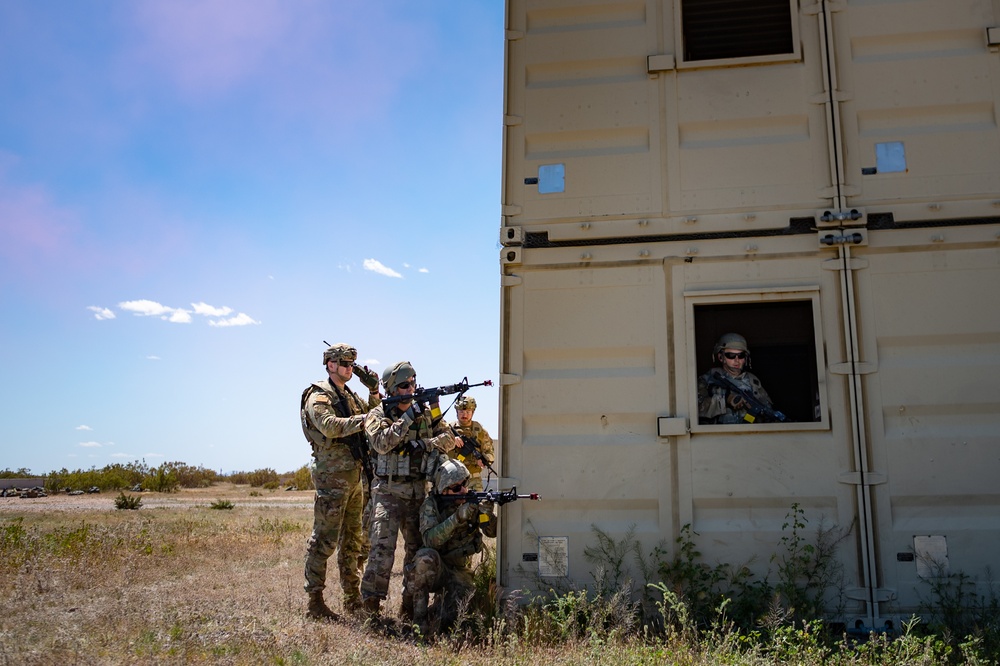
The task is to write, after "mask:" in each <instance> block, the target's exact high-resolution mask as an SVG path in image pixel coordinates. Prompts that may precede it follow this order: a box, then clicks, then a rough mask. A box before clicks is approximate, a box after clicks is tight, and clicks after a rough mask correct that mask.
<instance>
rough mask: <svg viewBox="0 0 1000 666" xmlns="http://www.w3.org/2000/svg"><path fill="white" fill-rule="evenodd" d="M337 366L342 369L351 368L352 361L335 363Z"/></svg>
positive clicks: (352, 365)
mask: <svg viewBox="0 0 1000 666" xmlns="http://www.w3.org/2000/svg"><path fill="white" fill-rule="evenodd" d="M337 365H339V366H340V367H342V368H353V367H354V361H337Z"/></svg>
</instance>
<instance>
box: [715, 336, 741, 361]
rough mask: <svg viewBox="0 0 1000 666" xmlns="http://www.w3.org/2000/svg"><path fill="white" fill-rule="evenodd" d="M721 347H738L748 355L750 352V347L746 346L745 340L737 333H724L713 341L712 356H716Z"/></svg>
mask: <svg viewBox="0 0 1000 666" xmlns="http://www.w3.org/2000/svg"><path fill="white" fill-rule="evenodd" d="M723 349H738V350H740V351H745V352H746V353H747V354H748V355H749V354H750V348H749V347H747V340H746V338H744V337H743V336H742V335H740V334H739V333H725V334H723V336H722V337H721V338H719V341H718V342H716V343H715V348H714V349H713V350H712V356H718V355H719V352H720V351H722V350H723Z"/></svg>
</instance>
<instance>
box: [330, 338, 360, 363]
mask: <svg viewBox="0 0 1000 666" xmlns="http://www.w3.org/2000/svg"><path fill="white" fill-rule="evenodd" d="M341 360H344V361H356V360H358V350H357V349H355V348H354V347H352V346H351V345H349V344H347V343H344V342H338V343H337V344H335V345H332V346H330V347H329V348H328V349H327V350H326V351H325V352H323V365H324V366H326V364H327V363H329V362H330V361H341Z"/></svg>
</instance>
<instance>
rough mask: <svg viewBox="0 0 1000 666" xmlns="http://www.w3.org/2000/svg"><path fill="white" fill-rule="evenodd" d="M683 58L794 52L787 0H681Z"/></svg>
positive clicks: (734, 56)
mask: <svg viewBox="0 0 1000 666" xmlns="http://www.w3.org/2000/svg"><path fill="white" fill-rule="evenodd" d="M681 25H682V30H683V33H684V60H685V61H687V62H691V61H697V60H718V59H721V58H750V57H754V56H767V55H776V54H782V53H794V52H795V45H794V43H793V41H792V38H793V33H792V15H791V8H790V6H789V3H788V0H681Z"/></svg>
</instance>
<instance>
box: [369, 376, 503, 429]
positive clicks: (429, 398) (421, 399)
mask: <svg viewBox="0 0 1000 666" xmlns="http://www.w3.org/2000/svg"><path fill="white" fill-rule="evenodd" d="M473 386H493V382H492V381H491V380H489V379H487V380H486V381H484V382H479V383H478V384H470V383H469V378H468V377H463V378H462V381H460V382H458V383H457V384H448V385H446V386H435V387H433V388H429V389H425V388H424V387H422V386H418V387H417V390H416V391H414V393H413V395H393V396H389V397H388V398H383V399H382V408H383V409H384V410H385V411H386V412H388V411H389V408H390V407H395V406H396V405H398V404H399V403H401V402H409V401H411V400H412V401H413V402H415V403H419V404H427V403H435V402H437V401H438V398H440V397H441V396H443V395H452V394H454V393H458V394H459V397H461V395H462V394H463V393H465V392H466V391H468V390H469V389H470V388H472V387H473ZM455 400H456V401H457V400H458V398H456V399H455ZM452 404H454V403H452ZM449 409H450V407H449ZM445 411H448V410H447V409H446V410H445ZM442 416H443V412H442ZM440 420H441V416H438V417H436V420H435V422H437V421H440Z"/></svg>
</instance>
